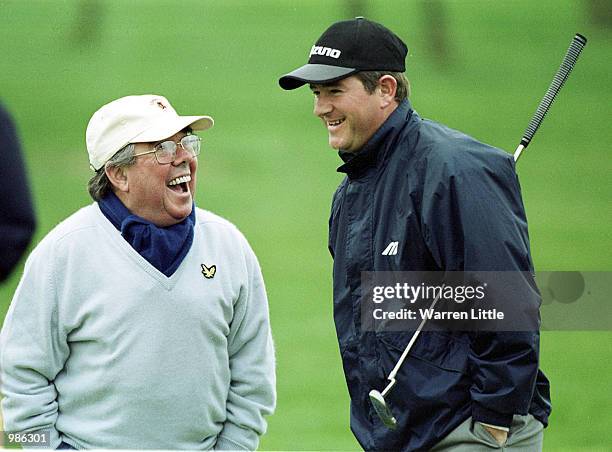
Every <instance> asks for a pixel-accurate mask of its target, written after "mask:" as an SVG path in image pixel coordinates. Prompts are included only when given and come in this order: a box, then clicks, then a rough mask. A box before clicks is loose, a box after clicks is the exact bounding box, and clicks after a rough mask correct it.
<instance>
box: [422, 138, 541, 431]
mask: <svg viewBox="0 0 612 452" xmlns="http://www.w3.org/2000/svg"><path fill="white" fill-rule="evenodd" d="M487 153H489V154H487ZM457 154H460V157H459V156H457V157H454V158H451V159H449V161H447V162H446V164H445V165H434V169H433V171H432V172H431V179H430V180H429V181H426V183H425V185H424V186H425V187H429V192H427V193H424V197H425V199H429V200H430V202H429V203H428V208H427V209H426V210H425V211H424V214H423V217H424V220H423V221H424V223H425V226H426V230H427V241H428V246H429V248H430V250H431V252H432V256H434V259H435V260H436V262H437V265H438V266H439V267H440V268H441V269H444V270H446V271H467V272H472V271H498V272H516V273H515V274H517V275H520V274H522V275H525V279H524V280H523V281H522V282H521V283H520V284H517V285H516V286H514V287H513V290H512V293H511V294H510V293H509V294H507V295H506V296H505V297H504V298H503V299H499V300H497V302H498V306H500V305H502V306H503V307H504V309H506V310H512V309H518V308H519V307H523V306H527V305H528V306H533V307H534V309H535V312H536V313H537V309H538V307H539V303H540V298H539V294H538V292H537V289H535V283H534V282H533V280H532V279H533V278H532V277H531V278H529V277H527V276H526V275H529V274H530V272H531V271H532V263H531V257H530V254H529V239H528V235H527V221H526V218H525V212H524V208H523V204H522V200H521V195H520V188H519V185H518V179H517V177H516V173H515V172H514V165H513V163H512V161H511V157H508V156H506V155H503V156H502V155H501V153H500V152H499V151H496V150H493V149H486V150H485V153H482V154H475V155H471V154H470V153H468V152H465V153H463V152H461V153H459V152H457ZM518 279H519V278H514V280H518ZM538 355H539V332H538V331H537V330H536V331H480V332H473V333H471V343H470V354H469V364H470V366H469V368H470V369H471V370H470V373H471V378H472V385H471V388H470V394H471V398H472V417H473V419H474V420H475V421H480V422H483V423H488V424H492V425H498V426H503V427H509V426H510V424H511V422H512V416H513V415H514V414H527V411H528V409H529V404H530V401H531V397H532V394H533V391H534V388H535V381H536V375H537V372H538V358H539V357H538Z"/></svg>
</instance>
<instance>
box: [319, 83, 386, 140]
mask: <svg viewBox="0 0 612 452" xmlns="http://www.w3.org/2000/svg"><path fill="white" fill-rule="evenodd" d="M391 78H392V77H391ZM381 80H382V78H381ZM385 83H391V84H393V82H388V80H385V81H384V83H382V84H381V85H380V86H379V87H377V88H376V89H375V90H374V92H373V93H371V94H370V93H368V92H367V91H366V89H365V88H364V86H363V83H362V82H361V80H359V79H358V78H357V77H356V76H354V75H353V76H350V77H347V78H344V79H342V80H339V81H337V82H334V83H331V84H324V85H318V84H312V85H310V89H311V90H312V92H313V94H314V96H315V101H314V114H315V115H316V116H318V117H319V118H321V119H322V120H323V123H324V124H325V127H326V128H327V133H328V136H329V145H330V146H331V147H332V148H334V149H341V150H343V151H348V152H356V151H358V150H359V149H361V148H362V147H363V145H364V144H365V143H366V142H367V141H368V140H369V139H370V138H371V137H372V135H374V133H375V132H376V131H377V130H378V128H379V127H380V126H381V125H382V124H383V123H384V122H385V120H386V119H387V117H388V116H389V115H390V114H391V112H392V111H393V110H394V109H395V108H396V107H397V103H396V102H394V101H393V95H394V94H395V91H394V90H395V85H393V93H392V95H391V96H390V95H389V93H388V87H387V86H386V85H385Z"/></svg>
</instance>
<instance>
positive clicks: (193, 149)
mask: <svg viewBox="0 0 612 452" xmlns="http://www.w3.org/2000/svg"><path fill="white" fill-rule="evenodd" d="M201 141H202V139H201V138H200V137H199V136H197V135H185V136H184V137H183V138H181V141H179V142H178V143H175V142H174V141H170V140H168V141H164V142H163V143H158V144H156V145H155V146H154V147H153V149H152V150H150V151H146V152H141V153H139V154H134V157H138V156H140V155H146V154H153V153H155V159H156V160H157V163H159V164H160V165H167V164H169V163H172V162H174V160H176V151H177V149H178V147H179V146H181V147H182V148H183V150H185V152H187V154H189V157H190V158H193V157H196V156H198V155H200V142H201Z"/></svg>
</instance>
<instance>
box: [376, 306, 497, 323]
mask: <svg viewBox="0 0 612 452" xmlns="http://www.w3.org/2000/svg"><path fill="white" fill-rule="evenodd" d="M417 313H418V314H419V315H420V319H427V320H503V319H504V313H503V312H502V311H498V310H497V309H481V308H479V309H474V308H472V309H470V312H469V313H468V312H465V311H461V312H454V311H436V310H434V309H431V308H430V309H418V310H415V309H406V308H404V309H400V310H399V311H385V310H384V309H380V308H378V309H374V311H373V312H372V315H373V316H374V319H376V320H416V319H417Z"/></svg>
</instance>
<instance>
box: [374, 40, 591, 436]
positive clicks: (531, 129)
mask: <svg viewBox="0 0 612 452" xmlns="http://www.w3.org/2000/svg"><path fill="white" fill-rule="evenodd" d="M586 43H587V38H585V37H584V36H583V35H581V34H579V33H576V35H575V36H574V38H573V39H572V42H571V44H570V46H569V49H568V50H567V52H566V54H565V56H564V57H563V61H562V63H561V66H560V67H559V69H558V70H557V73H556V74H555V76H554V78H553V80H552V82H551V84H550V86H549V87H548V90H547V91H546V94H545V95H544V98H543V99H542V100H541V101H540V104H539V105H538V108H537V110H536V112H535V114H534V115H533V117H532V118H531V121H529V125H528V126H527V129H526V130H525V133H524V134H523V138H522V139H521V141H520V144H519V146H518V147H517V148H516V151H514V161H515V162H516V161H518V159H519V157H520V156H521V154H522V152H523V151H524V150H525V149H526V148H527V146H528V145H529V143H530V142H531V140H532V138H533V136H534V135H535V133H536V131H537V130H538V128H539V127H540V124H541V123H542V121H543V120H544V117H545V116H546V113H547V112H548V109H549V108H550V106H551V105H552V103H553V101H554V100H555V97H556V96H557V93H558V92H559V91H560V90H561V87H562V86H563V84H564V83H565V80H566V79H567V77H568V76H569V74H570V72H571V71H572V69H573V68H574V65H575V64H576V61H577V60H578V57H579V56H580V52H582V49H583V48H584V46H585V45H586ZM442 287H444V286H442ZM439 296H440V294H438V296H437V297H436V298H435V299H434V301H433V303H432V304H431V306H430V309H433V308H434V306H435V305H436V302H437V301H438V298H439ZM425 322H426V317H424V318H423V320H422V321H421V323H420V325H419V327H418V328H417V330H416V331H415V332H414V334H413V335H412V338H411V339H410V342H409V343H408V345H406V348H405V349H404V352H403V353H402V356H401V357H400V359H399V361H398V362H397V364H396V365H395V367H394V368H393V370H392V371H391V373H390V374H389V376H388V377H387V380H389V384H388V385H387V387H386V388H385V389H384V390H383V391H382V392H379V391H377V390H376V389H372V390H371V391H370V393H369V396H370V401H371V403H372V406H373V407H374V410H375V411H376V414H377V415H378V417H379V418H380V420H381V421H382V422H383V424H385V425H386V426H387V427H388V428H390V429H395V428H397V419H396V418H395V416H393V413H391V410H390V409H389V406H388V405H387V402H386V401H385V396H386V395H387V394H388V393H389V392H390V391H391V389H392V388H393V386H395V375H396V374H397V372H398V371H399V369H400V367H401V366H402V364H404V361H405V360H406V357H407V356H408V353H409V352H410V349H411V348H412V346H413V345H414V343H415V342H416V340H417V338H418V337H419V334H420V333H421V330H422V329H423V326H424V325H425Z"/></svg>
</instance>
